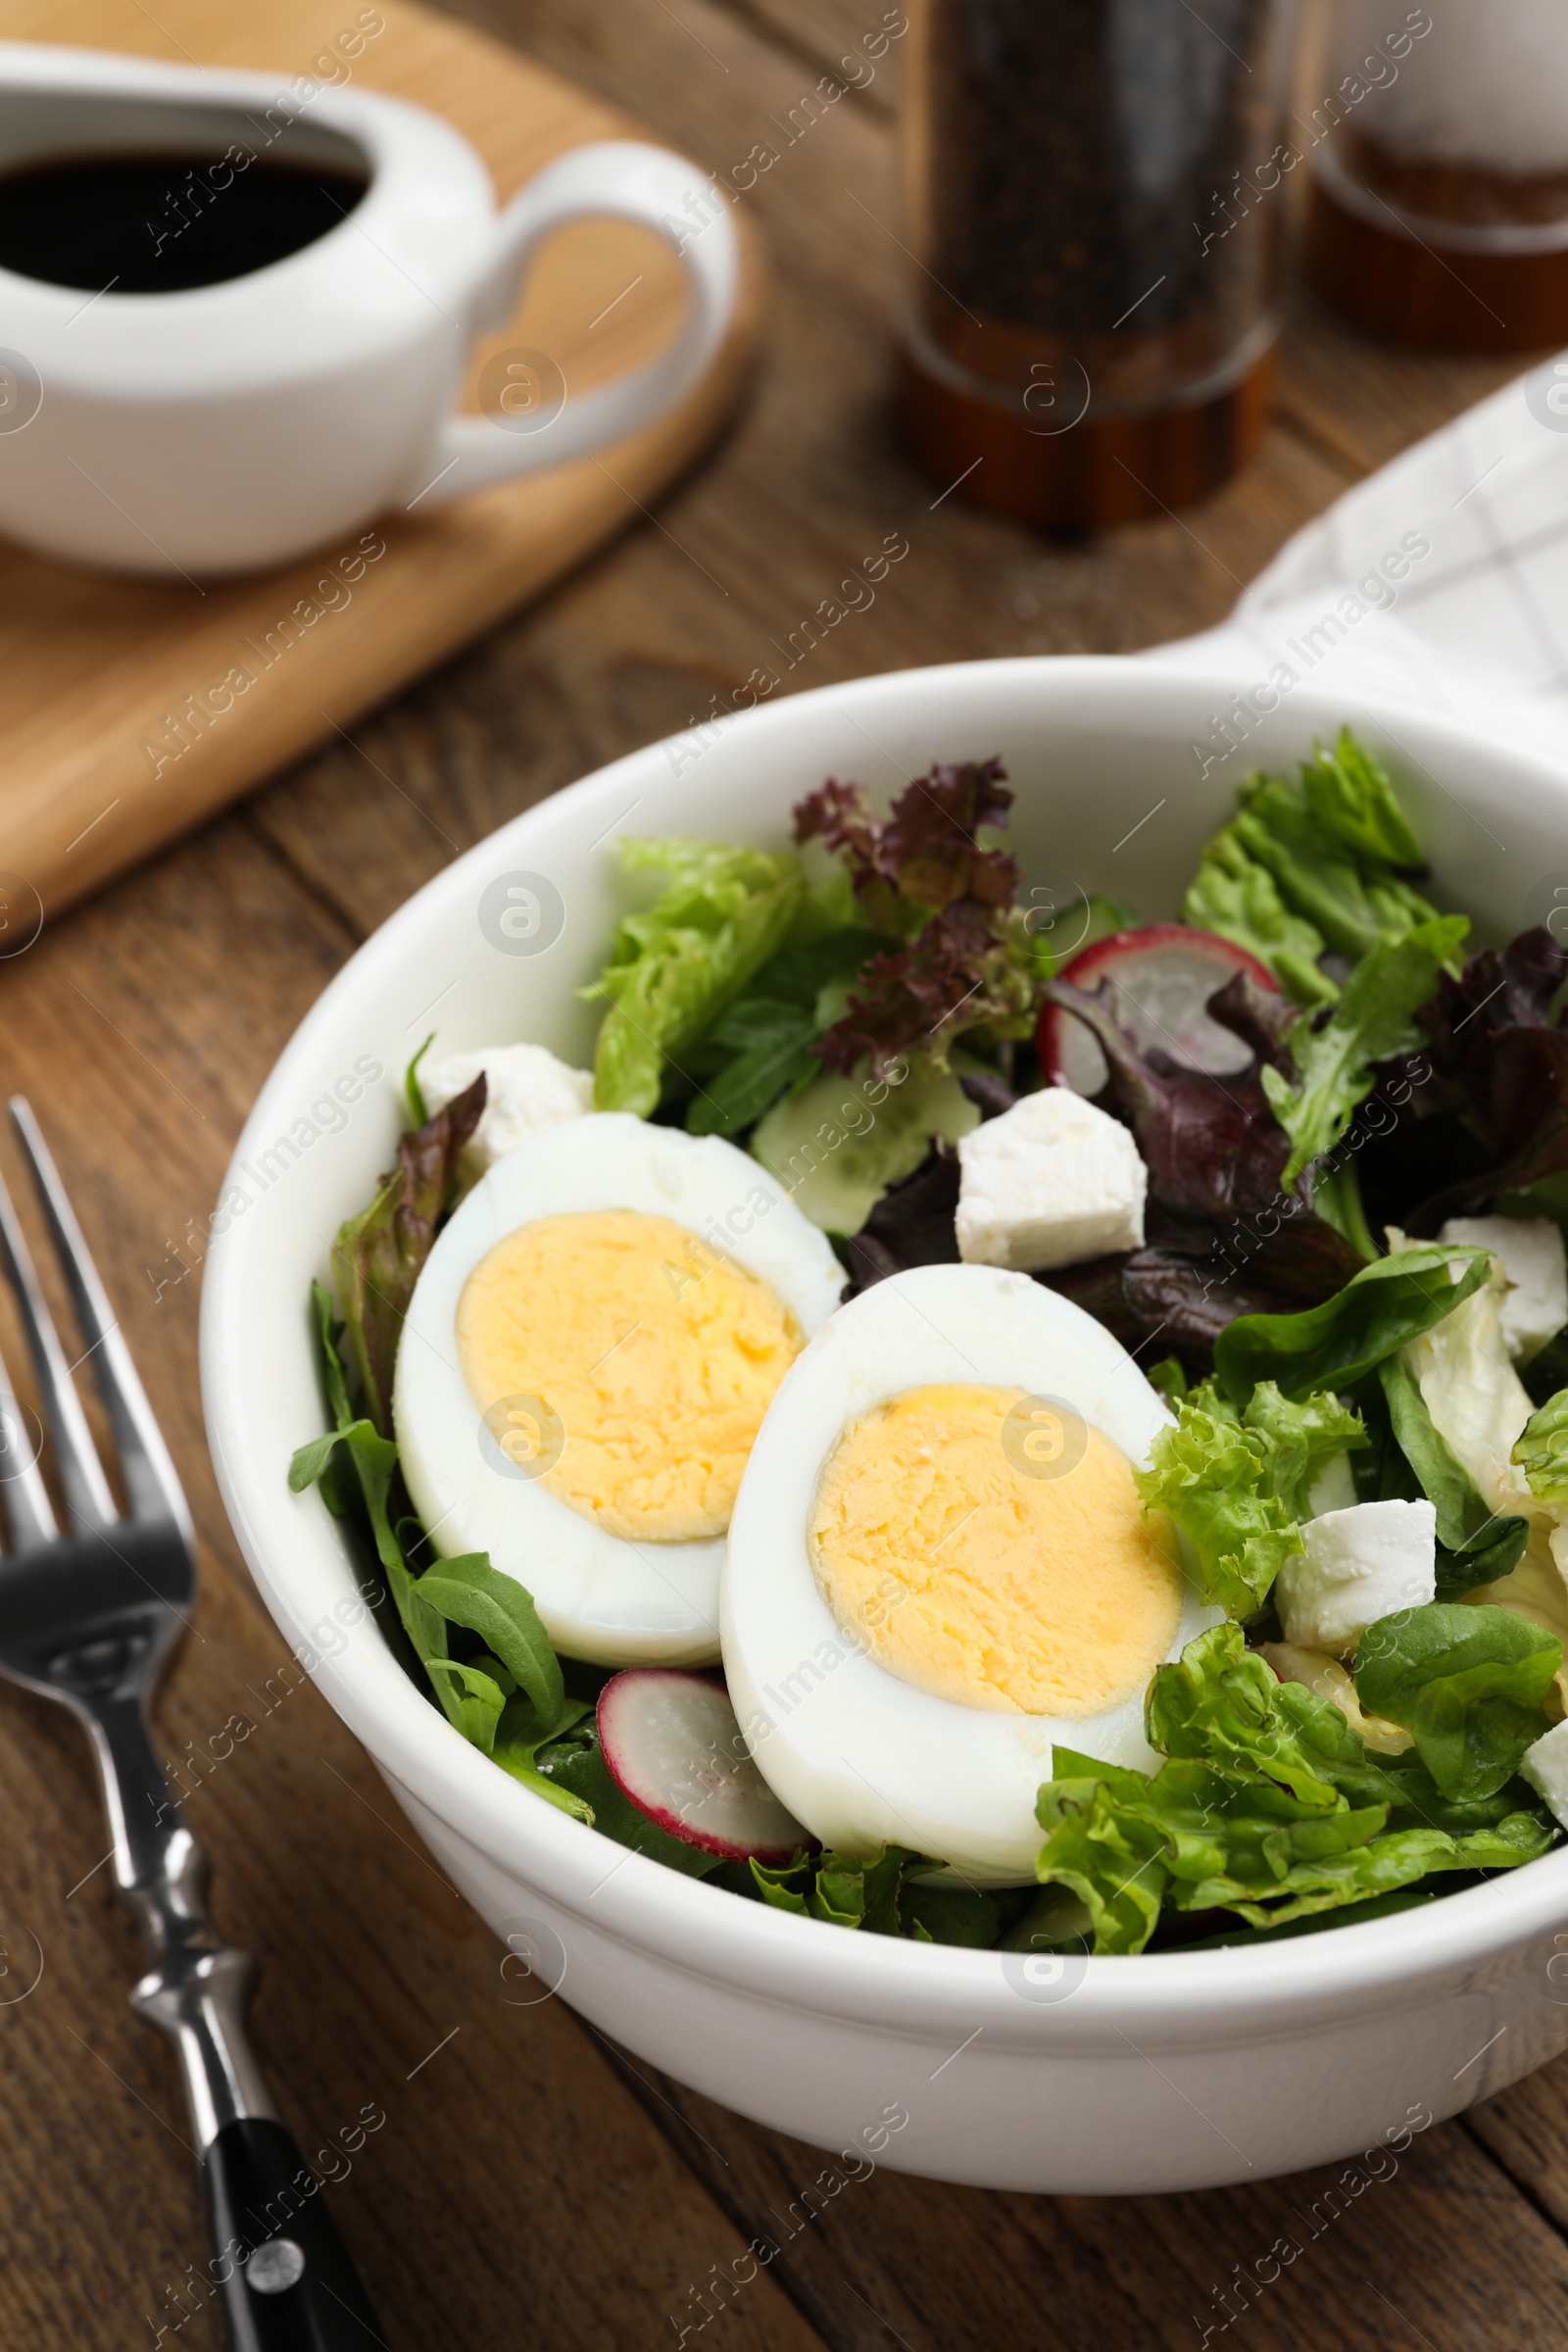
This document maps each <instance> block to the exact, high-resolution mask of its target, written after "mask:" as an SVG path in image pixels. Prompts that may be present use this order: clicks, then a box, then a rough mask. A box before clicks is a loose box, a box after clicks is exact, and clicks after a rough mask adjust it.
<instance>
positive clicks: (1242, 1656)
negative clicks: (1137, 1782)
mask: <svg viewBox="0 0 1568 2352" xmlns="http://www.w3.org/2000/svg"><path fill="white" fill-rule="evenodd" d="M1144 1727H1145V1730H1146V1732H1147V1734H1148V1738H1149V1743H1150V1745H1151V1746H1152V1747H1157V1748H1158V1749H1159V1750H1160V1751H1161V1753H1162V1754H1164V1755H1167V1756H1177V1757H1187V1758H1193V1757H1197V1758H1201V1759H1202V1760H1203V1761H1204V1762H1206V1763H1225V1764H1236V1765H1240V1766H1242V1767H1243V1768H1245V1769H1246V1770H1248V1771H1252V1772H1258V1773H1261V1774H1262V1775H1263V1776H1264V1778H1265V1779H1268V1780H1272V1781H1278V1782H1279V1784H1280V1786H1281V1787H1282V1788H1285V1789H1289V1790H1290V1791H1291V1794H1292V1795H1293V1796H1295V1797H1297V1798H1298V1799H1299V1802H1300V1803H1301V1804H1303V1805H1306V1806H1308V1807H1313V1808H1316V1809H1319V1810H1332V1808H1333V1807H1334V1806H1335V1805H1336V1804H1337V1803H1338V1801H1339V1796H1340V1789H1339V1786H1338V1783H1337V1780H1336V1779H1335V1778H1334V1777H1333V1776H1334V1773H1335V1770H1336V1768H1337V1767H1338V1768H1344V1767H1354V1766H1356V1765H1359V1764H1361V1763H1363V1762H1364V1761H1365V1751H1364V1749H1363V1748H1362V1745H1361V1742H1360V1740H1358V1739H1357V1737H1356V1735H1355V1733H1354V1732H1353V1731H1352V1730H1351V1729H1350V1726H1349V1725H1348V1723H1347V1721H1346V1719H1345V1717H1344V1715H1343V1714H1342V1713H1341V1711H1340V1709H1339V1708H1338V1707H1337V1706H1336V1705H1335V1704H1334V1702H1333V1700H1332V1699H1327V1698H1319V1697H1318V1695H1317V1694H1316V1692H1315V1691H1308V1690H1307V1689H1306V1687H1305V1685H1304V1684H1301V1683H1282V1682H1280V1681H1279V1680H1278V1679H1277V1677H1276V1676H1275V1675H1274V1673H1273V1672H1272V1670H1271V1669H1270V1668H1269V1667H1268V1666H1267V1665H1266V1664H1265V1662H1264V1661H1263V1659H1261V1658H1260V1657H1258V1656H1257V1654H1256V1652H1255V1651H1252V1650H1250V1649H1248V1648H1247V1647H1246V1645H1245V1641H1244V1637H1243V1634H1242V1629H1241V1627H1240V1626H1239V1625H1216V1626H1211V1627H1210V1628H1209V1630H1208V1632H1207V1633H1203V1634H1200V1635H1199V1636H1198V1638H1197V1640H1196V1641H1193V1642H1188V1644H1187V1646H1186V1648H1185V1649H1184V1650H1183V1651H1182V1654H1181V1656H1180V1657H1179V1658H1177V1659H1175V1660H1174V1661H1173V1662H1172V1663H1171V1664H1169V1665H1167V1666H1161V1667H1159V1668H1157V1669H1156V1671H1155V1674H1154V1678H1153V1680H1152V1683H1151V1684H1150V1686H1149V1693H1148V1697H1147V1698H1146V1700H1145V1702H1144Z"/></svg>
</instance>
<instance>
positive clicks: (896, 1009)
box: [795, 760, 1035, 1078]
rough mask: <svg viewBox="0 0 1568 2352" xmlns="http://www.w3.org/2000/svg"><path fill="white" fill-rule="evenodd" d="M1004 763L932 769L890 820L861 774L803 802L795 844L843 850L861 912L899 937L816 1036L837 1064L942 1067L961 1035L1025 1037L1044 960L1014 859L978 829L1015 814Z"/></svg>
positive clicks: (827, 1058) (873, 1069)
mask: <svg viewBox="0 0 1568 2352" xmlns="http://www.w3.org/2000/svg"><path fill="white" fill-rule="evenodd" d="M1005 773H1006V771H1005V768H1004V767H1003V765H1002V762H1001V760H969V761H965V762H962V763H959V764H956V765H952V766H937V767H934V768H933V769H932V770H931V773H930V774H929V775H928V776H923V777H920V778H918V779H917V780H916V781H915V782H914V783H912V784H910V785H909V786H908V787H907V790H906V791H904V792H903V793H901V794H900V795H899V797H898V799H897V800H896V801H895V802H894V804H893V809H892V812H891V814H890V815H888V816H887V817H885V818H884V817H879V816H877V815H876V814H875V812H874V811H873V809H872V808H871V804H870V801H869V800H868V798H867V796H866V794H865V793H864V792H863V791H862V789H861V788H860V786H859V785H858V784H840V783H837V782H833V781H830V782H828V783H826V784H824V785H823V786H822V788H821V789H820V791H818V792H813V793H811V794H809V796H808V798H807V799H806V800H804V801H802V802H801V804H800V806H799V807H798V808H797V809H796V811H795V838H796V840H797V841H798V842H802V843H805V842H808V841H821V842H822V843H823V844H824V845H825V847H826V848H828V849H829V850H831V851H833V852H834V853H835V855H837V856H838V857H840V858H843V860H844V863H845V867H846V870H847V872H848V873H849V876H850V880H851V883H852V886H853V888H854V892H855V898H856V903H857V906H858V909H859V913H860V918H861V920H862V922H863V923H864V924H865V926H866V927H867V928H868V929H869V930H873V931H877V932H881V933H883V934H885V935H888V936H891V937H892V938H894V939H897V940H899V941H901V942H902V943H903V944H902V945H901V946H899V947H896V948H893V949H890V950H888V951H887V952H885V953H884V954H881V955H879V956H874V957H873V958H872V959H871V961H870V962H869V963H868V964H867V965H866V967H865V969H864V971H863V972H861V973H860V975H859V977H858V980H857V982H856V984H855V986H854V988H853V989H852V991H851V992H850V995H849V998H848V1001H847V1003H846V1005H845V1009H844V1012H843V1014H842V1016H841V1017H840V1018H839V1019H838V1020H836V1021H835V1022H833V1024H832V1025H831V1026H830V1027H829V1028H828V1029H827V1030H826V1032H825V1033H824V1035H823V1036H822V1037H820V1038H819V1039H818V1040H817V1041H816V1044H815V1047H814V1049H813V1050H814V1051H815V1053H816V1054H817V1055H818V1056H819V1058H820V1059H821V1060H822V1061H823V1062H824V1063H825V1064H826V1066H827V1067H828V1068H829V1069H830V1070H836V1071H839V1072H841V1073H842V1074H843V1075H844V1076H846V1077H848V1076H849V1075H850V1074H851V1073H852V1072H853V1071H856V1070H858V1069H860V1068H861V1067H862V1066H863V1067H865V1068H866V1069H868V1070H869V1072H870V1074H871V1075H872V1076H873V1077H878V1078H880V1077H883V1076H885V1075H886V1074H887V1072H888V1071H889V1070H890V1069H891V1068H892V1067H893V1065H894V1064H895V1063H896V1062H899V1061H904V1062H907V1063H908V1064H909V1066H910V1068H911V1069H914V1070H916V1071H917V1072H918V1073H919V1074H920V1075H921V1076H941V1075H943V1074H944V1073H945V1072H946V1071H947V1069H948V1067H949V1061H948V1055H949V1053H950V1051H951V1049H952V1047H953V1045H954V1042H955V1041H956V1039H957V1038H958V1037H960V1036H964V1035H967V1034H969V1033H971V1032H973V1031H975V1030H979V1029H984V1030H987V1031H989V1032H990V1034H991V1035H992V1037H994V1038H996V1039H999V1040H1006V1039H1013V1038H1020V1037H1026V1036H1027V1035H1028V1033H1029V1029H1030V1026H1031V1023H1032V1018H1033V1011H1034V992H1035V970H1034V959H1033V956H1032V954H1031V950H1030V943H1029V940H1028V938H1027V935H1026V933H1025V931H1024V928H1023V924H1022V920H1021V918H1020V917H1019V916H1018V915H1017V913H1016V911H1015V909H1014V907H1013V900H1014V898H1015V896H1016V894H1017V888H1018V866H1017V863H1016V860H1015V859H1013V858H1009V857H1008V856H1006V854H1005V852H1003V851H1001V850H995V849H984V848H982V847H981V845H980V843H979V840H978V839H977V836H978V834H979V833H980V832H981V831H982V829H984V828H986V827H991V828H993V829H997V828H1000V827H1002V826H1004V825H1005V823H1006V821H1007V815H1008V811H1009V809H1011V806H1012V798H1013V796H1012V794H1011V793H1010V792H1009V791H1008V790H1007V789H1006V788H1005V784H1004V782H1003V778H1004V776H1005Z"/></svg>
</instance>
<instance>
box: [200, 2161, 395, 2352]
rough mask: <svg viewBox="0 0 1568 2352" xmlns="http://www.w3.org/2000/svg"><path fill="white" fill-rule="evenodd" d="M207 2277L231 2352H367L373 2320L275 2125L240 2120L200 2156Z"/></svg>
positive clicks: (316, 2190) (317, 2189) (310, 2177)
mask: <svg viewBox="0 0 1568 2352" xmlns="http://www.w3.org/2000/svg"><path fill="white" fill-rule="evenodd" d="M202 2172H203V2175H204V2181H205V2186H206V2191H207V2218H208V2221H209V2223H210V2225H211V2228H212V2234H213V2249H214V2251H213V2261H212V2265H211V2271H212V2278H213V2282H214V2284H215V2286H216V2287H217V2288H218V2291H219V2293H220V2295H221V2298H222V2303H223V2313H224V2317H225V2319H226V2320H227V2323H228V2340H229V2343H230V2344H231V2346H232V2347H233V2352H370V2347H372V2346H373V2345H376V2344H384V2342H385V2338H384V2337H383V2336H382V2334H381V2331H380V2328H379V2327H378V2326H377V2324H376V2319H375V2314H374V2313H373V2312H372V2311H371V2309H370V2305H369V2300H368V2296H367V2295H366V2292H365V2289H364V2287H363V2286H362V2285H361V2284H360V2277H359V2273H358V2272H357V2271H356V2270H355V2268H354V2265H353V2263H352V2262H351V2261H350V2260H349V2257H348V2254H347V2251H346V2250H345V2248H344V2244H343V2240H342V2239H341V2238H340V2237H339V2235H338V2233H337V2229H336V2227H335V2226H334V2224H333V2222H332V2220H331V2217H330V2215H329V2214H328V2213H327V2211H326V2208H325V2206H324V2205H323V2204H322V2202H321V2193H322V2192H321V2183H320V2182H319V2180H317V2178H316V2176H315V2174H314V2173H313V2172H312V2171H311V2169H310V2167H309V2165H307V2163H306V2162H305V2159H304V2158H303V2157H302V2156H301V2154H300V2152H299V2149H298V2148H297V2147H296V2146H295V2144H294V2141H293V2140H292V2138H291V2137H290V2136H289V2133H288V2132H287V2131H285V2130H284V2128H283V2126H282V2125H281V2124H277V2123H272V2122H270V2121H269V2120H268V2119H267V2118H265V2117H261V2116H239V2117H236V2118H235V2119H234V2121H233V2122H232V2123H228V2124H225V2125H224V2126H223V2128H222V2130H221V2131H220V2132H219V2134H218V2137H217V2138H216V2139H215V2140H214V2141H213V2144H212V2146H211V2147H210V2148H208V2149H207V2151H206V2153H205V2155H204V2156H203V2158H202Z"/></svg>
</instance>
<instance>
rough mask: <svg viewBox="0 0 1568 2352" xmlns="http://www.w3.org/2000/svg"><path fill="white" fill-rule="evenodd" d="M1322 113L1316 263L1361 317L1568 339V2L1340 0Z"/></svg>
mask: <svg viewBox="0 0 1568 2352" xmlns="http://www.w3.org/2000/svg"><path fill="white" fill-rule="evenodd" d="M1312 124H1313V130H1314V137H1315V140H1316V144H1315V147H1314V151H1313V157H1312V203H1311V227H1310V234H1309V244H1308V251H1309V265H1310V269H1311V273H1312V276H1313V278H1314V280H1315V281H1316V283H1317V285H1318V286H1319V287H1320V289H1321V290H1322V292H1323V293H1324V294H1326V295H1327V296H1328V298H1329V300H1330V301H1331V302H1333V303H1335V304H1336V305H1337V306H1338V307H1339V308H1340V309H1341V310H1342V311H1344V312H1346V313H1347V315H1348V317H1350V318H1351V319H1354V320H1355V321H1356V323H1357V324H1358V325H1361V326H1365V327H1368V328H1370V329H1372V330H1373V331H1375V332H1382V333H1385V334H1389V335H1393V336H1396V337H1397V338H1399V339H1400V340H1402V341H1405V342H1410V343H1422V344H1428V345H1432V346H1435V347H1438V348H1442V349H1446V350H1455V351H1483V352H1484V351H1493V352H1512V351H1531V350H1536V349H1540V348H1544V347H1547V346H1550V345H1554V344H1560V343H1562V342H1564V341H1565V340H1568V0H1430V5H1429V6H1424V7H1417V8H1410V9H1403V8H1397V7H1393V6H1391V5H1390V0H1338V6H1337V10H1336V14H1335V21H1334V25H1333V28H1332V32H1331V36H1330V43H1329V51H1328V65H1327V71H1326V73H1325V74H1324V90H1323V95H1322V97H1321V99H1320V100H1319V102H1318V103H1317V104H1316V105H1315V106H1314V107H1313V109H1312Z"/></svg>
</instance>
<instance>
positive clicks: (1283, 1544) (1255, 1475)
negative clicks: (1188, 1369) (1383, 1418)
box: [1133, 1381, 1365, 1671]
mask: <svg viewBox="0 0 1568 2352" xmlns="http://www.w3.org/2000/svg"><path fill="white" fill-rule="evenodd" d="M1364 1443H1365V1433H1364V1431H1363V1429H1362V1425H1361V1421H1360V1418H1359V1416H1358V1415H1357V1414H1355V1413H1353V1412H1350V1411H1348V1409H1347V1408H1346V1407H1345V1406H1343V1405H1342V1404H1341V1403H1340V1401H1339V1399H1338V1398H1337V1397H1333V1396H1330V1395H1327V1394H1324V1395H1319V1396H1312V1397H1308V1398H1306V1399H1305V1400H1304V1401H1301V1402H1293V1401H1291V1400H1290V1399H1288V1398H1287V1397H1283V1396H1282V1395H1281V1394H1280V1392H1279V1390H1278V1389H1277V1388H1275V1387H1274V1386H1273V1384H1272V1383H1271V1382H1266V1381H1265V1382H1260V1383H1259V1384H1258V1386H1257V1387H1256V1388H1255V1389H1254V1391H1253V1393H1252V1395H1251V1397H1250V1398H1249V1399H1248V1404H1247V1410H1246V1413H1245V1415H1244V1414H1241V1413H1238V1411H1237V1410H1236V1408H1235V1407H1234V1406H1233V1405H1232V1404H1230V1403H1228V1402H1227V1401H1226V1400H1225V1399H1224V1398H1223V1397H1221V1396H1220V1395H1219V1394H1218V1393H1217V1391H1216V1390H1215V1389H1214V1388H1213V1387H1212V1385H1209V1384H1205V1385H1204V1386H1203V1387H1201V1388H1199V1389H1195V1390H1193V1391H1192V1393H1191V1394H1190V1395H1189V1396H1187V1397H1183V1398H1182V1400H1181V1403H1180V1405H1179V1407H1178V1410H1177V1418H1176V1423H1175V1426H1174V1427H1173V1428H1172V1427H1166V1428H1164V1429H1162V1430H1160V1431H1159V1433H1158V1435H1157V1436H1156V1437H1155V1439H1154V1442H1153V1445H1152V1446H1151V1448H1150V1467H1149V1469H1147V1470H1135V1471H1134V1473H1133V1479H1134V1483H1135V1485H1136V1486H1137V1488H1138V1492H1139V1494H1140V1495H1142V1496H1143V1499H1144V1503H1145V1505H1146V1507H1147V1508H1148V1509H1150V1510H1162V1511H1164V1512H1166V1513H1167V1515H1168V1516H1169V1517H1170V1518H1171V1519H1173V1520H1174V1521H1175V1523H1176V1525H1177V1526H1178V1527H1179V1528H1180V1529H1181V1531H1182V1533H1183V1535H1185V1536H1186V1538H1187V1540H1188V1542H1189V1543H1190V1544H1191V1545H1192V1547H1193V1550H1194V1552H1195V1553H1196V1555H1197V1559H1198V1570H1199V1582H1200V1586H1201V1591H1202V1593H1203V1597H1204V1599H1205V1600H1211V1601H1217V1602H1218V1603H1219V1605H1220V1606H1221V1607H1222V1608H1223V1609H1224V1610H1225V1611H1226V1614H1227V1615H1228V1616H1231V1617H1241V1618H1247V1617H1251V1616H1254V1615H1255V1614H1256V1612H1257V1611H1258V1609H1260V1608H1261V1607H1262V1605H1263V1602H1264V1601H1265V1600H1266V1599H1267V1598H1268V1595H1269V1593H1270V1590H1271V1589H1272V1587H1273V1584H1274V1580H1275V1578H1276V1577H1277V1576H1278V1575H1279V1572H1280V1569H1281V1568H1282V1567H1283V1566H1284V1564H1285V1562H1286V1561H1287V1560H1288V1559H1289V1558H1290V1557H1291V1555H1292V1554H1293V1553H1294V1552H1298V1551H1299V1550H1300V1549H1301V1533H1300V1528H1299V1524H1298V1522H1299V1519H1300V1517H1301V1514H1302V1512H1303V1510H1304V1508H1305V1500H1306V1491H1307V1488H1308V1487H1309V1485H1310V1483H1311V1480H1312V1478H1313V1476H1314V1475H1315V1473H1316V1471H1317V1470H1318V1468H1319V1467H1321V1465H1322V1464H1323V1463H1324V1462H1325V1461H1327V1460H1328V1459H1329V1457H1330V1455H1332V1454H1335V1453H1340V1452H1343V1451H1344V1450H1345V1449H1346V1447H1348V1446H1360V1445H1364ZM1265 1671H1266V1670H1265Z"/></svg>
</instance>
